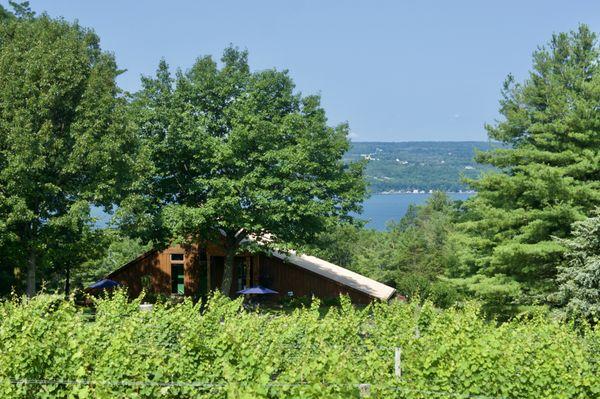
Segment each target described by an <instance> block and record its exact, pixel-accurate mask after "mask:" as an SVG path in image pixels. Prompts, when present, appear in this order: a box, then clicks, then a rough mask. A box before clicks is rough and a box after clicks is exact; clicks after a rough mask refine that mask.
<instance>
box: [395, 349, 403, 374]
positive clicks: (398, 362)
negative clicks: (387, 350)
mask: <svg viewBox="0 0 600 399" xmlns="http://www.w3.org/2000/svg"><path fill="white" fill-rule="evenodd" d="M401 356H402V348H396V350H395V352H394V374H395V375H396V377H397V378H401V377H402V358H401Z"/></svg>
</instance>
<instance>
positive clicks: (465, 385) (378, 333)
mask: <svg viewBox="0 0 600 399" xmlns="http://www.w3.org/2000/svg"><path fill="white" fill-rule="evenodd" d="M139 303H140V301H139V300H136V301H133V302H128V300H127V298H126V296H125V295H123V294H121V293H117V294H116V295H115V296H114V297H113V298H112V299H102V300H99V301H98V303H97V304H96V314H95V315H90V314H89V313H86V312H84V311H82V310H80V309H77V308H76V307H74V306H73V305H72V304H70V303H68V302H64V301H61V300H58V299H57V298H54V297H50V296H45V295H40V296H38V297H36V298H34V299H32V300H27V299H20V298H14V299H12V300H8V301H4V302H1V303H0V396H2V397H10V398H27V399H32V398H69V397H79V398H85V397H93V398H99V399H102V398H114V397H128V398H158V397H160V398H287V397H294V398H307V399H308V398H344V399H345V398H357V397H358V396H359V395H358V389H357V385H358V384H360V383H370V384H371V387H372V395H373V397H378V398H379V397H385V398H444V397H448V396H457V397H463V396H467V395H469V396H473V397H475V396H482V397H515V398H541V397H543V398H598V397H599V396H600V380H599V379H598V378H597V375H598V373H599V372H600V370H599V365H598V363H597V361H596V358H597V351H598V349H599V348H600V346H599V344H600V333H599V331H598V330H597V329H590V328H587V329H585V331H584V332H583V333H582V334H579V333H578V332H576V331H574V330H572V329H571V328H570V327H569V326H567V325H564V324H560V323H558V322H555V321H552V320H548V319H545V318H543V317H542V316H535V317H532V318H530V319H524V320H514V321H512V322H509V323H505V324H502V325H499V326H498V325H496V324H495V323H489V322H486V321H485V320H483V319H482V318H481V317H480V316H479V309H478V307H477V306H475V305H473V304H467V305H466V306H465V307H464V308H462V309H449V310H446V311H443V312H438V311H436V310H434V309H433V308H432V307H431V305H430V304H428V303H425V304H424V305H423V306H420V305H416V304H401V303H394V304H392V305H386V304H374V305H373V306H371V307H368V308H366V309H362V310H359V309H356V308H354V307H353V306H352V305H350V303H349V300H348V298H342V300H341V306H340V307H338V308H331V309H330V310H329V311H328V312H327V313H326V314H324V315H320V312H319V303H318V301H314V302H313V304H312V305H311V307H310V308H305V309H298V310H295V311H293V312H291V313H286V314H283V313H282V314H277V315H273V314H267V315H263V314H260V313H254V312H245V311H243V310H242V308H241V302H240V301H239V300H238V301H231V300H229V299H226V298H224V297H222V296H220V295H215V296H214V297H212V298H211V299H210V301H209V302H208V303H207V304H206V306H205V307H204V310H203V311H201V308H202V305H201V304H193V303H192V301H189V300H186V301H185V302H183V303H181V304H177V305H155V307H154V309H153V310H152V311H151V312H143V311H140V310H139V308H138V306H139ZM395 347H401V348H402V378H396V377H395V376H394V348H395Z"/></svg>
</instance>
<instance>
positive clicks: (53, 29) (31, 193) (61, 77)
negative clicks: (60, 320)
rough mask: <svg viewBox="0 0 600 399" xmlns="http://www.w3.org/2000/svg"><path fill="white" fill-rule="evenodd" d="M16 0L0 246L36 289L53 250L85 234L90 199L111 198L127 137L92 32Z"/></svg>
mask: <svg viewBox="0 0 600 399" xmlns="http://www.w3.org/2000/svg"><path fill="white" fill-rule="evenodd" d="M15 6H16V9H15V15H9V16H5V17H4V18H2V19H1V22H0V82H1V83H0V215H1V217H0V246H1V248H0V252H4V254H6V253H9V254H10V257H9V258H4V259H5V260H6V259H8V260H9V261H10V262H12V263H13V265H12V266H13V269H14V271H15V274H16V275H17V277H18V271H19V270H27V273H26V275H27V277H26V281H27V293H28V294H29V295H33V294H34V293H35V290H36V280H37V278H36V272H37V271H38V269H40V270H49V269H56V268H57V267H60V265H59V264H58V263H57V262H59V260H58V259H54V258H53V255H52V254H55V253H57V251H55V250H53V249H56V248H71V249H72V250H73V251H76V250H77V249H78V246H77V245H75V243H76V242H77V241H78V239H79V238H80V237H82V236H83V235H86V234H88V233H89V227H90V224H91V219H90V217H89V204H90V203H94V204H97V205H105V206H110V205H111V204H113V203H114V202H115V199H116V195H115V194H116V193H117V191H118V182H119V181H121V180H120V178H119V176H121V175H120V172H122V171H124V170H126V169H127V168H128V164H129V162H128V160H129V158H128V157H127V155H126V154H127V153H128V152H129V149H130V148H131V147H132V145H131V143H132V138H133V137H134V136H133V135H132V134H130V135H127V134H126V129H125V126H126V123H125V121H126V119H125V112H124V109H125V108H126V107H124V104H125V103H124V100H123V99H121V98H119V90H118V88H117V86H116V84H115V78H116V76H117V75H118V74H119V70H118V69H117V66H116V63H115V60H114V58H113V56H112V55H111V54H108V53H106V52H103V51H102V50H101V49H100V46H99V39H98V36H96V34H95V33H94V32H92V31H91V30H88V29H85V28H82V27H81V26H79V25H78V24H71V23H67V22H65V21H63V20H55V19H51V18H50V17H48V16H47V15H41V16H37V17H36V16H34V15H33V13H31V11H30V10H29V9H28V8H27V7H26V6H27V5H26V4H25V3H24V4H21V5H15ZM72 255H73V258H76V257H77V256H75V254H72ZM61 256H62V255H61ZM62 258H64V256H62ZM8 266H9V265H7V263H6V262H3V264H2V265H1V266H0V268H7V267H8ZM46 268H47V269H46Z"/></svg>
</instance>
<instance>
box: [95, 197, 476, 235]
mask: <svg viewBox="0 0 600 399" xmlns="http://www.w3.org/2000/svg"><path fill="white" fill-rule="evenodd" d="M430 195H431V194H374V195H372V196H371V197H370V198H369V199H367V200H366V201H365V203H364V204H363V213H362V214H361V215H360V216H359V217H360V218H361V219H365V220H368V223H367V227H368V228H371V229H375V230H385V225H386V223H387V222H388V221H390V220H394V221H398V220H400V219H401V218H402V216H404V215H405V214H406V211H407V210H408V207H409V205H410V204H414V205H423V204H424V203H425V202H426V201H427V198H429V196H430ZM448 195H449V196H450V198H452V199H454V200H466V199H467V198H469V197H470V196H471V195H473V194H470V193H448ZM92 215H93V216H94V217H96V218H98V222H97V223H96V225H97V226H98V227H106V225H107V222H108V220H109V219H110V217H109V216H108V215H107V214H105V213H104V212H102V211H101V210H100V209H98V208H92Z"/></svg>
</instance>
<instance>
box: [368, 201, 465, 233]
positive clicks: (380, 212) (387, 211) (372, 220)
mask: <svg viewBox="0 0 600 399" xmlns="http://www.w3.org/2000/svg"><path fill="white" fill-rule="evenodd" d="M430 195H431V194H374V195H372V196H371V197H370V198H369V199H367V200H366V201H365V203H364V204H363V213H362V215H360V216H359V217H360V218H362V219H365V220H368V223H367V227H368V228H371V229H375V230H385V225H386V223H387V222H388V221H391V220H393V221H398V220H400V219H401V218H402V216H404V215H405V214H406V211H407V210H408V207H409V206H410V205H411V204H414V205H423V204H424V203H425V202H426V201H427V198H429V196H430ZM472 195H473V194H471V193H448V196H449V197H450V198H452V199H454V200H466V199H467V198H469V197H470V196H472Z"/></svg>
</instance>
